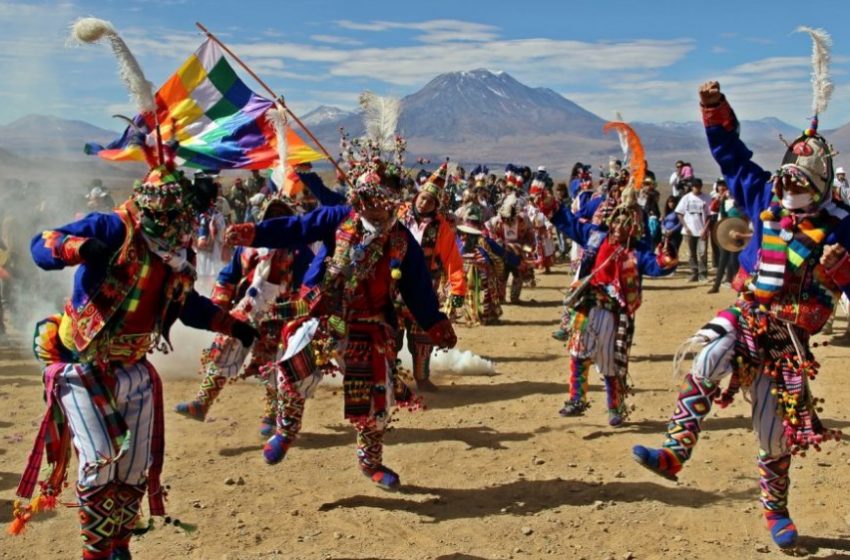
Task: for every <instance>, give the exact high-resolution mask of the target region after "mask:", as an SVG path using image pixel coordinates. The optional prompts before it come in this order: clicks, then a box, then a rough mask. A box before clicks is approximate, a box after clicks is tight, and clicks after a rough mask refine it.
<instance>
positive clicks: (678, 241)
mask: <svg viewBox="0 0 850 560" xmlns="http://www.w3.org/2000/svg"><path fill="white" fill-rule="evenodd" d="M677 203H678V200H676V197H675V196H672V195H671V196H668V197H667V200H666V202H665V203H664V218H663V219H662V220H661V237H662V239H663V238H665V237H666V238H669V242H670V245H671V247H673V248H674V249H675V254H677V255H678V254H679V248H680V247H681V246H682V223H681V222H680V221H679V215H678V214H676V204H677Z"/></svg>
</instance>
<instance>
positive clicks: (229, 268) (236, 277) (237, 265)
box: [216, 247, 243, 285]
mask: <svg viewBox="0 0 850 560" xmlns="http://www.w3.org/2000/svg"><path fill="white" fill-rule="evenodd" d="M242 250H243V248H242V247H237V248H236V250H235V251H233V256H232V257H231V258H230V262H228V263H227V264H226V265H224V268H222V269H221V271H220V272H219V273H218V278H217V279H216V282H217V283H218V284H233V285H235V284H238V283H239V281H240V280H241V279H242V274H243V273H242Z"/></svg>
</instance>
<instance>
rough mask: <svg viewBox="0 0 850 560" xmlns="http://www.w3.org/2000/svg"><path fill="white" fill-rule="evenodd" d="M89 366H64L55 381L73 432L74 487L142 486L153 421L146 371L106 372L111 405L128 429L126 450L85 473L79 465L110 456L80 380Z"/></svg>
mask: <svg viewBox="0 0 850 560" xmlns="http://www.w3.org/2000/svg"><path fill="white" fill-rule="evenodd" d="M89 368H90V366H89V365H88V364H68V365H67V366H66V367H65V370H64V371H63V372H62V373H61V375H60V376H59V378H58V379H57V385H58V392H59V400H60V402H61V404H62V409H63V410H64V412H65V417H66V418H67V421H68V425H69V426H70V428H71V433H72V434H73V443H74V448H75V449H76V450H77V458H78V461H79V465H80V466H79V471H78V473H77V483H78V484H80V485H81V486H83V487H87V488H92V487H96V486H103V485H105V484H108V483H110V482H123V483H125V484H130V485H133V486H138V485H140V484H143V483H144V482H145V481H146V479H147V470H148V467H149V466H150V463H151V452H150V449H151V435H152V431H153V419H154V407H153V387H152V384H151V378H150V373H149V372H148V368H147V367H146V365H145V364H144V362H140V363H136V364H131V365H123V366H120V367H117V368H116V369H115V370H113V371H112V375H113V376H114V379H115V387H114V390H113V395H114V397H115V406H116V410H117V411H118V413H119V414H121V416H122V417H123V418H124V421H125V422H126V423H127V428H128V429H129V430H130V449H129V450H128V451H127V453H126V454H125V455H124V456H123V457H121V459H120V460H119V461H117V462H115V463H112V464H109V465H107V466H105V467H103V468H102V469H100V470H92V471H91V472H89V473H88V474H87V473H86V472H85V471H84V467H85V465H87V464H89V463H94V462H96V461H97V460H98V459H102V458H103V457H112V456H113V455H115V451H114V450H113V448H112V440H111V439H110V437H109V434H108V432H107V430H106V423H105V422H104V419H103V417H102V414H101V412H100V410H99V409H98V407H97V406H96V405H95V404H94V402H92V398H91V395H90V394H89V391H88V390H87V389H86V386H85V384H84V383H83V381H82V379H80V374H81V372H86V371H88V369H89Z"/></svg>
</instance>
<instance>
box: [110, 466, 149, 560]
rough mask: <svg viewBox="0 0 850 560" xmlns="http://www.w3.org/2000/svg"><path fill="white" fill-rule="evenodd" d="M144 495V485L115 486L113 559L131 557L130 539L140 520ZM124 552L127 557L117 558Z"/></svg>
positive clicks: (120, 484) (119, 484)
mask: <svg viewBox="0 0 850 560" xmlns="http://www.w3.org/2000/svg"><path fill="white" fill-rule="evenodd" d="M144 495H145V486H144V485H141V486H132V485H130V484H123V483H120V482H119V483H116V484H115V501H116V505H115V514H114V520H115V533H114V537H113V539H112V556H113V559H115V558H129V557H130V556H129V554H130V538H131V537H132V536H133V529H135V528H136V522H137V521H138V520H139V509H140V507H141V503H142V498H143V497H144ZM124 551H126V556H116V554H123V553H124Z"/></svg>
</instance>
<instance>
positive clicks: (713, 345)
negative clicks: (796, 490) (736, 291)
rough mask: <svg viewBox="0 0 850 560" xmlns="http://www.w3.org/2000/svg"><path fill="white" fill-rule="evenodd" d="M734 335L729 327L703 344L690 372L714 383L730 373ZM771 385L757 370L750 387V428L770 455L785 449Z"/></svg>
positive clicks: (782, 453)
mask: <svg viewBox="0 0 850 560" xmlns="http://www.w3.org/2000/svg"><path fill="white" fill-rule="evenodd" d="M737 336H738V333H737V331H736V330H731V331H728V332H726V333H725V334H723V335H722V336H720V337H719V338H716V339H715V340H712V341H711V342H709V343H708V344H706V345H705V346H704V347H703V348H702V349H701V350H700V351H699V353H698V354H697V355H696V357H695V358H694V361H693V364H692V366H691V374H692V375H693V376H694V377H695V378H698V379H707V380H709V381H711V382H712V383H715V384H717V383H719V382H720V381H721V380H722V379H723V378H724V377H726V376H727V375H729V374H730V373H731V372H732V358H733V357H734V354H735V341H736V339H737ZM774 385H775V384H774V382H773V380H772V379H771V378H770V377H768V376H767V375H765V374H760V375H757V376H756V378H755V380H754V381H753V384H752V385H751V386H750V389H749V391H750V402H751V403H752V417H753V431H754V432H755V433H756V437H757V438H758V442H759V447H760V448H761V450H762V451H763V452H764V453H765V454H766V455H767V456H769V457H779V456H781V455H784V454H786V453H788V448H787V445H786V443H785V438H783V437H782V434H783V426H782V418H781V417H780V416H779V414H778V412H777V410H778V403H777V400H776V397H775V396H774V395H773V394H772V393H771V390H772V389H773V388H774Z"/></svg>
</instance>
